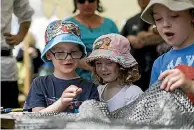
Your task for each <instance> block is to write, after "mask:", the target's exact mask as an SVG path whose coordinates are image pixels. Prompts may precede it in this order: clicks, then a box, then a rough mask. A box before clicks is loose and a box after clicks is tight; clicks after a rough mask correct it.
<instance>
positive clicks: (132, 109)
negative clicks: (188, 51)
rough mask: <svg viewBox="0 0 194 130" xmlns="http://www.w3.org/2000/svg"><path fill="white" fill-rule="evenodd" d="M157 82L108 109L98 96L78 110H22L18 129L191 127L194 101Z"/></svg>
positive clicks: (18, 119)
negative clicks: (117, 107) (115, 107)
mask: <svg viewBox="0 0 194 130" xmlns="http://www.w3.org/2000/svg"><path fill="white" fill-rule="evenodd" d="M160 84H161V82H157V83H155V84H154V85H153V86H152V88H150V89H148V90H147V91H146V92H145V93H144V94H142V95H141V96H140V97H139V98H138V99H137V100H135V101H134V102H132V103H131V104H129V105H127V106H125V107H122V108H120V109H117V110H115V111H113V112H109V110H108V106H107V104H105V103H103V102H99V101H95V100H88V101H85V102H83V103H82V105H81V106H80V108H79V113H77V114H73V113H72V114H68V113H59V112H51V113H33V112H32V113H23V115H21V116H20V118H18V117H17V119H16V121H15V128H17V129H41V128H44V129H48V128H52V129H54V128H55V129H56V128H57V129H61V128H114V129H116V128H129V129H131V128H137V129H140V128H145V129H153V128H173V129H178V128H186V129H189V128H192V129H194V126H193V124H194V105H193V104H192V103H191V102H190V100H189V99H188V98H187V96H186V95H185V94H184V92H183V91H182V90H181V89H177V90H176V91H174V92H166V91H163V90H161V89H160Z"/></svg>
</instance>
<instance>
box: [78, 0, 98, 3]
mask: <svg viewBox="0 0 194 130" xmlns="http://www.w3.org/2000/svg"><path fill="white" fill-rule="evenodd" d="M87 1H88V2H89V3H93V2H94V1H96V0H87ZM77 2H78V3H80V4H84V3H85V2H86V0H77Z"/></svg>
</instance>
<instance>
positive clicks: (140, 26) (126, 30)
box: [121, 0, 168, 91]
mask: <svg viewBox="0 0 194 130" xmlns="http://www.w3.org/2000/svg"><path fill="white" fill-rule="evenodd" d="M149 1H150V0H138V4H139V6H140V8H141V12H142V11H143V10H144V9H145V7H146V6H147V5H148V3H149ZM141 12H139V13H138V14H136V15H135V16H134V17H132V18H130V19H129V20H127V22H126V24H125V25H124V27H123V29H122V30H121V35H123V36H125V37H127V38H128V39H129V41H130V42H131V47H132V49H131V54H132V55H133V56H134V58H135V59H136V60H137V62H138V64H139V67H140V72H141V78H140V80H138V81H137V82H135V83H134V84H135V85H137V86H139V87H141V88H142V90H144V91H145V90H146V89H147V88H148V87H149V81H150V76H151V69H152V65H153V62H154V60H155V59H156V58H157V57H158V56H159V55H160V54H161V51H162V53H164V52H165V51H163V49H161V46H160V48H159V49H158V48H157V47H158V45H161V44H165V46H166V45H167V44H166V43H165V42H164V40H163V39H162V38H161V37H160V36H159V35H158V34H157V32H156V31H153V30H152V26H151V25H150V24H148V23H146V22H144V21H143V20H142V19H141V18H140V15H141ZM167 49H168V48H167ZM157 50H159V52H158V51H157Z"/></svg>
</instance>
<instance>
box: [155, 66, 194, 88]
mask: <svg viewBox="0 0 194 130" xmlns="http://www.w3.org/2000/svg"><path fill="white" fill-rule="evenodd" d="M158 79H159V80H162V79H164V80H163V82H162V84H161V89H165V90H166V91H173V90H175V89H176V88H183V89H185V90H190V89H191V87H192V80H189V79H188V78H187V77H186V76H185V74H184V73H183V72H182V71H180V70H179V69H172V70H166V71H164V72H163V73H161V74H160V76H159V78H158Z"/></svg>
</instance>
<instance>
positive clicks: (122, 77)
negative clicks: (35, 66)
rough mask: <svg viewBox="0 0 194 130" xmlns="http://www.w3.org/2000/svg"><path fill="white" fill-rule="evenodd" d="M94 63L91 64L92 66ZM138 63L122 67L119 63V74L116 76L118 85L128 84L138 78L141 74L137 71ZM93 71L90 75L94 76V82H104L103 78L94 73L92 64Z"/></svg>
mask: <svg viewBox="0 0 194 130" xmlns="http://www.w3.org/2000/svg"><path fill="white" fill-rule="evenodd" d="M93 65H94V63H93V64H92V66H93ZM138 67H139V66H138V65H135V66H133V67H130V68H123V67H122V66H121V65H119V68H120V69H119V76H118V78H117V81H118V83H119V84H120V85H130V84H131V83H133V82H135V81H137V80H139V79H140V77H141V75H140V73H139V69H138ZM93 69H94V70H93V73H92V76H93V78H94V81H95V83H97V84H105V82H104V81H103V79H102V78H101V77H100V76H99V75H98V74H97V73H96V67H95V66H93Z"/></svg>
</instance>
